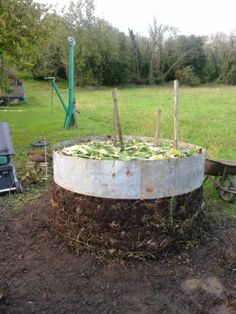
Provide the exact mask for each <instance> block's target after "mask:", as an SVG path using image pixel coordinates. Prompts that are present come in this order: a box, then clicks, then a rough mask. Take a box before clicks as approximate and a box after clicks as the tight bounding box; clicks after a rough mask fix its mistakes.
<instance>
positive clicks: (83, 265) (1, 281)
mask: <svg viewBox="0 0 236 314" xmlns="http://www.w3.org/2000/svg"><path fill="white" fill-rule="evenodd" d="M50 198H51V197H50V193H49V192H48V193H44V195H42V197H41V198H40V199H39V201H37V202H36V203H35V204H33V205H30V204H28V205H27V204H26V205H23V208H22V211H21V212H20V213H18V214H16V213H15V214H14V213H12V211H11V210H10V209H9V210H7V209H5V210H4V212H3V210H0V213H1V216H0V313H58V314H60V313H80V314H85V313H95V314H96V313H122V314H123V313H148V314H152V313H168V314H169V313H175V314H178V313H179V314H185V313H188V314H189V313H191V314H195V313H196V314H197V313H209V314H213V313H214V314H217V313H218V314H220V313H223V314H232V313H236V222H232V221H231V222H230V221H227V220H225V219H222V220H218V221H213V220H211V231H208V232H207V233H205V235H204V237H203V238H202V240H201V241H200V240H199V241H198V243H196V245H195V246H194V247H191V245H192V242H190V243H189V246H190V247H186V248H185V249H183V250H182V251H181V252H178V253H176V252H172V253H168V254H167V253H166V254H165V253H162V254H161V256H160V258H159V259H157V260H149V261H148V260H141V261H140V260H132V261H129V260H122V259H120V258H117V259H114V258H113V259H104V258H99V257H98V256H97V255H94V254H93V253H91V252H90V253H89V252H88V251H85V252H83V253H80V254H79V255H78V256H76V255H75V254H74V252H71V250H70V248H68V245H66V244H65V243H64V242H62V241H61V240H60V238H59V237H58V236H57V235H55V234H54V233H53V232H52V228H51V226H52V208H51V204H50ZM1 206H2V205H1V203H0V209H1ZM214 210H215V209H214Z"/></svg>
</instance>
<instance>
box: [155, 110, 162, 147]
mask: <svg viewBox="0 0 236 314" xmlns="http://www.w3.org/2000/svg"><path fill="white" fill-rule="evenodd" d="M160 135H161V109H158V110H157V121H156V136H155V146H158V144H159V139H160Z"/></svg>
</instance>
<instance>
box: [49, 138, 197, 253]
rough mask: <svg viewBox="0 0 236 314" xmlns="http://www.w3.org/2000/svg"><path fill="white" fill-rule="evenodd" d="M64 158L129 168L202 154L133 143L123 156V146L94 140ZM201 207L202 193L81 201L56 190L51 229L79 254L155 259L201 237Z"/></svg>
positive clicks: (83, 197) (126, 145) (84, 197)
mask: <svg viewBox="0 0 236 314" xmlns="http://www.w3.org/2000/svg"><path fill="white" fill-rule="evenodd" d="M198 149H199V148H198ZM60 153H62V154H65V155H67V156H74V157H77V158H81V159H82V158H85V159H96V160H124V161H128V162H129V161H133V160H147V161H148V160H163V159H170V158H185V157H188V156H192V155H193V154H197V153H198V151H197V149H196V150H194V149H189V148H187V147H186V146H185V147H184V148H179V149H178V150H177V149H175V148H174V147H173V143H172V142H171V141H165V142H163V143H160V144H159V145H158V146H155V145H154V144H152V143H151V142H149V141H142V140H137V139H135V140H133V139H132V140H126V141H125V142H124V150H123V151H122V150H121V147H120V144H119V142H117V143H113V142H112V141H109V140H108V141H98V140H96V141H95V140H94V141H89V142H82V143H80V144H78V145H73V146H69V147H64V148H62V149H60ZM80 180H81V181H80V182H81V184H83V180H82V178H80ZM124 188H125V187H124ZM202 202H203V192H202V188H199V189H197V190H195V191H193V192H191V193H187V194H184V195H180V196H175V197H167V198H161V199H154V200H124V199H108V198H101V197H94V196H87V195H82V194H78V193H74V192H71V191H68V190H65V189H63V188H61V187H59V186H57V185H56V184H54V187H53V193H52V206H53V213H54V214H53V227H54V230H55V231H56V232H57V233H59V234H60V235H61V236H62V237H63V238H64V239H66V240H67V241H68V244H69V245H70V246H71V247H73V248H75V249H76V250H77V251H83V250H89V251H92V252H96V253H98V254H100V255H103V256H109V255H111V256H119V257H128V258H133V257H135V258H143V257H148V258H155V257H157V256H158V255H159V254H160V253H161V252H164V251H165V252H166V251H168V250H169V249H173V248H179V247H181V246H182V245H183V244H184V243H187V242H188V243H189V241H191V240H193V239H196V237H198V235H199V225H200V223H199V222H200V221H201V222H202V215H203V211H202Z"/></svg>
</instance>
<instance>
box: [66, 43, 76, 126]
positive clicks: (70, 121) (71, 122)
mask: <svg viewBox="0 0 236 314" xmlns="http://www.w3.org/2000/svg"><path fill="white" fill-rule="evenodd" d="M68 45H69V105H68V109H67V115H66V119H65V124H64V126H65V128H70V127H77V123H76V119H75V112H74V111H75V87H74V86H75V79H74V75H75V74H74V67H75V64H74V50H75V49H74V48H75V39H74V37H69V38H68Z"/></svg>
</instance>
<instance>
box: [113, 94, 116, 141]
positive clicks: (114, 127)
mask: <svg viewBox="0 0 236 314" xmlns="http://www.w3.org/2000/svg"><path fill="white" fill-rule="evenodd" d="M113 102H114V100H113ZM113 144H114V145H116V113H115V106H113Z"/></svg>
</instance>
